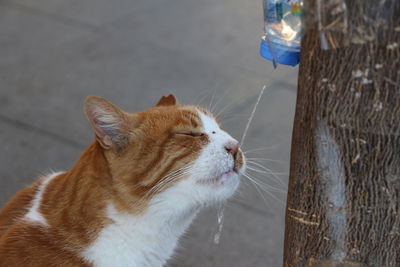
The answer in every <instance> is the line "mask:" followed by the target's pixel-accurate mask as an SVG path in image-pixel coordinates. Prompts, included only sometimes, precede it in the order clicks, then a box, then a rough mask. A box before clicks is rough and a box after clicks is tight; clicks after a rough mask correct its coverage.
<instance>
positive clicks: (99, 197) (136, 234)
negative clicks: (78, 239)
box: [67, 143, 199, 267]
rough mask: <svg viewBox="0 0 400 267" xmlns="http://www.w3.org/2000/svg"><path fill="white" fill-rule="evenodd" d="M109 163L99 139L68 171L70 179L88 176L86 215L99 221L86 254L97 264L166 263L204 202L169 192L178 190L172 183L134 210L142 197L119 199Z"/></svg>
mask: <svg viewBox="0 0 400 267" xmlns="http://www.w3.org/2000/svg"><path fill="white" fill-rule="evenodd" d="M108 164H109V162H108V160H107V156H106V155H104V151H103V150H102V148H101V147H100V146H99V145H98V144H97V143H94V144H92V145H91V146H90V147H89V148H87V149H86V150H85V152H84V153H83V154H82V156H81V158H80V160H79V161H78V163H77V164H76V165H75V166H74V168H72V169H71V171H69V172H68V173H67V174H68V176H69V179H75V180H76V181H85V182H86V185H85V186H84V187H85V188H86V190H85V191H86V195H87V196H89V197H88V202H90V203H91V204H90V205H91V207H90V209H91V212H90V213H91V217H90V218H89V217H88V218H87V220H89V221H91V222H94V221H95V220H97V223H95V224H93V223H92V224H91V225H97V226H96V229H95V231H93V232H95V235H93V236H92V237H91V238H90V242H88V243H87V244H85V246H84V248H85V249H84V250H83V251H82V252H81V255H82V256H83V257H84V258H85V259H86V260H87V261H89V262H91V263H94V265H95V266H132V265H131V263H132V262H135V263H137V265H135V266H140V267H145V266H151V267H153V266H162V265H163V264H165V261H166V260H167V259H168V258H169V257H170V256H171V255H172V253H173V251H174V249H175V247H176V245H177V242H178V239H179V237H180V236H181V235H182V234H183V233H184V232H185V230H186V229H187V228H188V226H189V225H190V223H191V222H192V220H193V219H194V217H195V216H196V214H197V212H198V210H199V206H198V205H196V203H191V204H190V203H188V201H187V199H181V197H182V198H183V196H180V195H179V194H174V193H173V192H167V191H171V190H172V191H173V190H176V188H174V187H172V188H169V189H167V190H166V192H165V193H161V194H157V195H156V196H155V197H153V199H152V200H151V201H150V202H149V203H147V204H146V205H145V206H144V208H143V206H141V207H140V209H139V210H135V209H133V210H132V209H131V208H130V207H135V206H137V203H136V204H135V203H133V204H131V205H126V203H123V202H121V201H120V198H119V197H118V193H116V192H115V191H116V190H118V189H116V188H114V187H113V183H112V180H113V177H112V172H111V171H110V170H109V167H108ZM69 184H72V183H69ZM78 184H79V182H78ZM77 190H79V189H78V188H77ZM171 195H172V196H174V197H173V198H171ZM121 203H122V204H121ZM121 207H122V208H121ZM127 207H129V208H127ZM96 208H97V210H93V209H96ZM99 225H101V227H98V226H99ZM87 230H93V229H87Z"/></svg>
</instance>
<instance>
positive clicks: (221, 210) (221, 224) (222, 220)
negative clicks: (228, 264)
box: [214, 204, 225, 245]
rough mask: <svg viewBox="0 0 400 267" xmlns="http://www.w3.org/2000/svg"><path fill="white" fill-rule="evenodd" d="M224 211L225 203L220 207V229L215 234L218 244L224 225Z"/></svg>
mask: <svg viewBox="0 0 400 267" xmlns="http://www.w3.org/2000/svg"><path fill="white" fill-rule="evenodd" d="M224 211H225V205H224V204H221V206H220V207H219V208H218V214H217V216H218V220H217V222H218V230H217V232H216V233H215V235H214V244H216V245H218V244H219V241H220V239H221V233H222V228H223V227H224Z"/></svg>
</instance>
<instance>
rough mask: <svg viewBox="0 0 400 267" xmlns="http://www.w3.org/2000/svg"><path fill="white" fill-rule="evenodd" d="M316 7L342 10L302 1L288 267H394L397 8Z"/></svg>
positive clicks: (399, 203)
mask: <svg viewBox="0 0 400 267" xmlns="http://www.w3.org/2000/svg"><path fill="white" fill-rule="evenodd" d="M322 2H324V3H322V4H323V5H325V4H326V6H325V7H328V5H331V6H330V8H334V5H333V4H332V2H335V3H336V4H337V3H338V2H340V4H341V6H342V10H340V8H339V9H338V10H336V11H337V12H336V13H335V12H330V13H327V12H326V11H327V10H326V9H325V10H324V7H321V6H320V4H321V1H320V0H306V3H305V4H306V5H305V6H306V12H309V13H308V14H307V16H308V17H307V21H308V24H307V29H306V33H305V36H304V38H303V42H302V56H301V63H300V73H299V86H298V97H297V107H296V116H295V125H294V132H293V141H292V154H291V170H290V180H289V189H288V190H289V191H288V199H287V207H286V232H285V247H284V266H307V267H311V266H328V267H329V266H352V267H356V266H357V267H358V266H360V267H361V266H378V267H383V266H394V267H396V266H400V1H399V0H388V1H385V0H374V1H371V0H352V1H332V0H330V1H322ZM344 5H346V6H344ZM308 7H311V8H312V10H311V9H310V10H308V9H307V8H308ZM337 7H338V6H337ZM343 8H345V10H343ZM317 9H318V10H317ZM315 10H317V11H315ZM332 10H334V9H331V11H332ZM324 12H325V13H324ZM340 12H342V14H339V13H340ZM338 14H339V15H340V16H339V15H338ZM329 16H332V17H331V18H329ZM335 16H336V17H335ZM329 20H331V21H333V22H334V23H327V22H328V21H329ZM335 20H336V21H335ZM335 23H336V24H335ZM332 25H333V26H332ZM332 29H333V30H332ZM363 33H364V34H363ZM324 42H326V43H325V44H324ZM321 45H322V47H323V48H324V46H325V48H331V49H329V50H323V49H321ZM327 45H328V47H326V46H327ZM333 48H334V49H333Z"/></svg>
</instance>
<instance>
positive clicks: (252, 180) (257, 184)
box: [244, 174, 284, 205]
mask: <svg viewBox="0 0 400 267" xmlns="http://www.w3.org/2000/svg"><path fill="white" fill-rule="evenodd" d="M244 176H245V177H246V178H247V179H248V180H249V181H250V184H252V185H253V186H254V187H255V188H256V190H257V192H258V193H259V194H260V196H261V197H262V198H263V200H264V202H265V203H266V205H268V204H267V201H266V199H265V197H264V195H263V194H262V192H261V191H260V189H262V190H263V191H264V192H266V193H267V194H268V195H270V196H271V197H272V198H274V199H275V200H277V201H278V202H280V203H282V204H284V202H283V201H282V200H281V199H279V198H277V197H276V196H275V195H274V194H272V192H271V191H269V190H266V189H265V188H264V187H262V186H260V184H259V183H257V181H256V180H255V179H254V178H251V177H250V176H249V175H247V174H245V175H244Z"/></svg>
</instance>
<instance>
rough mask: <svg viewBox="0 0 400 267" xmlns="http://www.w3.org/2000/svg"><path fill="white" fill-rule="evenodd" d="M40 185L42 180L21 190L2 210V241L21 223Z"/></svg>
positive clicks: (0, 227)
mask: <svg viewBox="0 0 400 267" xmlns="http://www.w3.org/2000/svg"><path fill="white" fill-rule="evenodd" d="M39 184H40V180H38V181H36V182H34V183H33V184H32V185H30V186H28V187H25V188H24V189H22V190H20V191H19V192H17V194H15V195H14V196H13V197H12V198H11V199H10V200H9V201H8V202H7V203H6V205H5V206H4V207H3V208H2V209H0V240H1V239H2V236H3V234H4V233H5V232H6V231H7V229H9V228H10V227H11V226H12V225H14V224H15V223H17V222H19V221H20V220H21V219H22V218H23V217H24V216H25V214H26V213H27V212H28V211H29V208H30V206H31V205H32V201H33V199H34V198H35V195H36V192H37V190H38V188H39Z"/></svg>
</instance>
